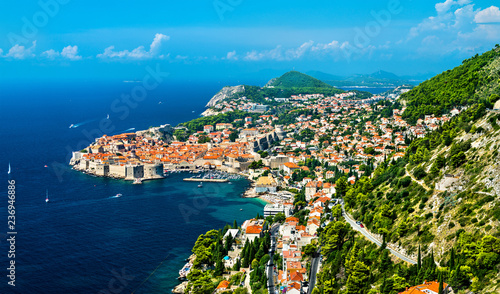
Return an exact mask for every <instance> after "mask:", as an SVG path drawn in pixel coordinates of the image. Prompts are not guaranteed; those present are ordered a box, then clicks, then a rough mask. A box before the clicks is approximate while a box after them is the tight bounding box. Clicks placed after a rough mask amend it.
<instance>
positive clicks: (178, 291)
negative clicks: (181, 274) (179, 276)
mask: <svg viewBox="0 0 500 294" xmlns="http://www.w3.org/2000/svg"><path fill="white" fill-rule="evenodd" d="M187 285H188V282H187V281H184V282H182V283H181V284H180V285H177V286H175V288H174V289H172V293H176V294H182V293H184V291H185V290H186V287H187Z"/></svg>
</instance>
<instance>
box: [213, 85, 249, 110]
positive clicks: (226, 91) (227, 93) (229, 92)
mask: <svg viewBox="0 0 500 294" xmlns="http://www.w3.org/2000/svg"><path fill="white" fill-rule="evenodd" d="M243 91H245V87H244V86H243V85H239V86H233V87H224V88H222V90H220V91H219V92H218V93H217V94H215V96H214V97H212V99H210V101H208V103H207V105H206V106H205V107H212V106H215V104H217V103H218V102H220V101H222V100H224V99H227V98H229V97H231V96H233V95H234V94H237V93H241V92H243Z"/></svg>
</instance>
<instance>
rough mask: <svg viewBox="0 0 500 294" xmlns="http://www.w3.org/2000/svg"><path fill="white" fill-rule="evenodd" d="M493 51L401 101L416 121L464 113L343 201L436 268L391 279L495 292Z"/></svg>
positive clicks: (499, 126) (498, 260)
mask: <svg viewBox="0 0 500 294" xmlns="http://www.w3.org/2000/svg"><path fill="white" fill-rule="evenodd" d="M499 49H500V48H498V47H497V48H496V49H494V50H492V51H489V52H486V53H485V54H483V55H481V56H475V57H473V58H471V59H467V60H465V61H464V63H463V64H462V65H461V66H459V67H457V68H455V69H453V70H449V71H446V72H444V73H443V74H440V75H438V76H436V77H434V78H432V79H431V80H429V82H426V83H423V84H422V85H420V86H417V87H416V88H414V89H413V90H412V91H410V92H409V93H410V94H409V95H405V98H406V99H407V103H408V104H407V105H408V109H409V110H408V109H407V112H405V115H406V117H410V118H413V119H414V120H416V119H417V118H418V117H419V116H420V115H424V114H426V113H435V112H433V110H435V109H439V111H441V112H443V111H446V110H448V109H449V108H451V107H453V106H455V105H464V106H465V105H466V106H468V108H467V109H466V110H464V111H462V113H461V114H460V115H458V116H456V117H454V118H452V119H451V120H450V121H449V122H447V123H445V124H444V125H442V126H441V127H440V128H439V129H438V130H436V131H434V132H431V133H428V134H427V135H426V136H425V137H424V138H419V139H416V140H414V141H413V142H412V143H411V144H410V146H409V148H408V149H407V151H406V154H405V157H404V158H400V159H398V160H392V159H390V158H388V159H387V160H386V161H385V162H383V163H382V164H380V165H379V166H378V167H377V169H376V170H375V171H374V173H373V175H372V177H371V178H370V179H368V178H362V179H360V181H358V182H357V183H356V184H355V185H354V186H353V187H351V188H349V189H348V190H347V191H346V192H345V194H344V201H345V203H346V210H347V211H348V212H349V213H350V214H351V215H352V216H353V217H354V218H355V219H358V220H361V221H362V222H364V223H365V225H366V227H367V228H369V229H370V231H372V232H374V233H378V234H380V235H383V236H384V240H385V241H386V242H387V243H388V244H389V245H390V246H391V247H399V248H400V249H401V250H405V251H406V252H407V253H408V254H411V255H413V256H415V255H416V254H417V252H420V249H419V248H421V252H422V253H421V254H422V256H425V257H426V258H428V259H429V258H430V259H431V260H433V261H436V262H437V263H438V264H439V269H436V268H435V267H434V266H431V265H432V264H433V262H431V263H428V264H427V266H422V268H420V267H418V268H414V267H410V270H409V271H408V272H405V271H401V272H398V273H397V275H399V277H405V279H406V281H412V279H414V282H417V281H421V280H424V279H426V280H428V281H429V280H434V279H437V278H438V277H439V276H442V277H443V278H444V279H445V280H446V281H448V283H450V284H451V285H452V287H453V289H454V290H455V293H457V290H461V291H465V289H469V290H471V291H473V292H474V293H498V291H500V229H499V228H500V198H499V195H500V155H499V152H498V149H499V148H500V113H498V112H495V111H489V110H487V108H489V106H491V104H492V103H493V102H495V101H496V100H498V99H499V96H498V95H497V94H495V93H498V91H499V88H498V83H499V79H498V68H499V64H500V59H499V55H500V54H499ZM438 94H439V95H438ZM434 95H436V96H434ZM437 97H440V99H438V98H437ZM424 102H425V103H424ZM427 103H428V104H427ZM433 103H436V106H435V105H434V104H433ZM435 114H440V113H435ZM337 186H338V185H337ZM394 275H395V276H396V274H394ZM394 279H395V278H394ZM387 293H389V292H387ZM459 293H467V292H459Z"/></svg>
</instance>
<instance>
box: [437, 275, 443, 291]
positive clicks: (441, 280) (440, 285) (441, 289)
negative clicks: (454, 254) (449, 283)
mask: <svg viewBox="0 0 500 294" xmlns="http://www.w3.org/2000/svg"><path fill="white" fill-rule="evenodd" d="M438 294H443V274H442V273H439V289H438Z"/></svg>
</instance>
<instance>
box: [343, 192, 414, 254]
mask: <svg viewBox="0 0 500 294" xmlns="http://www.w3.org/2000/svg"><path fill="white" fill-rule="evenodd" d="M341 206H342V215H343V216H344V219H345V220H346V221H347V223H349V225H351V227H352V228H353V229H354V230H356V231H358V232H360V233H361V234H363V236H365V237H366V238H367V239H368V240H370V241H371V242H373V243H375V244H377V245H378V246H382V242H381V241H379V240H378V239H377V238H375V237H374V236H373V235H372V234H371V233H370V232H369V231H368V230H367V229H366V228H361V227H360V226H359V225H358V224H356V221H355V220H353V219H352V218H350V217H349V215H347V213H346V212H345V209H344V202H343V201H342V202H341ZM387 249H389V251H391V253H392V254H393V255H394V256H396V257H397V258H399V259H401V260H404V261H406V262H408V263H411V264H417V262H416V261H415V260H413V259H411V258H410V257H408V256H406V255H404V254H402V253H401V252H399V251H396V250H395V249H393V248H391V247H389V246H387Z"/></svg>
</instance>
